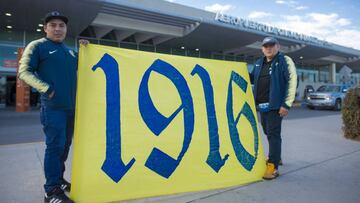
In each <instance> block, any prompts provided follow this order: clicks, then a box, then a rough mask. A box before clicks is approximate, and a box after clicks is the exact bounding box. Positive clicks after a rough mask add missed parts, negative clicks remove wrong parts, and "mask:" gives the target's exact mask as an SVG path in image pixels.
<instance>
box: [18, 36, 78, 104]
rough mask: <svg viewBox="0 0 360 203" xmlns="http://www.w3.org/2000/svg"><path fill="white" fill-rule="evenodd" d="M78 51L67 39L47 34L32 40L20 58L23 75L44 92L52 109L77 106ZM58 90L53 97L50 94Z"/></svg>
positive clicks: (20, 70) (22, 76) (24, 79)
mask: <svg viewBox="0 0 360 203" xmlns="http://www.w3.org/2000/svg"><path fill="white" fill-rule="evenodd" d="M76 71H77V54H76V53H75V52H74V51H73V50H71V49H69V48H67V47H66V46H65V44H64V43H56V42H53V41H51V40H49V39H47V38H42V39H39V40H35V41H32V42H31V43H30V44H29V45H28V46H27V47H26V48H25V51H24V53H23V55H22V58H21V60H20V67H19V78H20V79H21V80H23V81H24V82H26V83H27V84H28V85H30V86H31V87H33V88H35V89H36V90H37V91H38V92H40V94H41V103H42V105H45V106H46V107H48V108H51V109H59V110H74V109H75V95H76ZM52 91H55V94H54V96H53V97H52V98H51V99H49V94H50V93H51V92H52Z"/></svg>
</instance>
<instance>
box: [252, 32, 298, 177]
mask: <svg viewBox="0 0 360 203" xmlns="http://www.w3.org/2000/svg"><path fill="white" fill-rule="evenodd" d="M279 50H280V44H279V42H278V41H277V40H276V39H275V38H273V37H266V38H265V39H264V40H263V42H262V52H263V54H264V57H262V58H260V59H258V60H257V61H256V63H255V65H254V69H253V71H252V72H251V73H250V79H251V81H252V83H253V84H254V97H255V103H256V107H257V110H258V111H259V112H260V117H261V125H262V127H263V131H264V133H265V134H266V136H267V139H268V142H269V154H268V155H269V159H268V161H267V167H266V171H265V174H264V176H263V178H264V179H266V180H271V179H274V178H276V177H278V176H279V172H278V166H279V162H280V160H281V158H280V155H281V122H282V119H283V117H285V116H287V114H288V111H289V109H290V107H291V105H292V103H293V101H294V99H295V92H296V85H297V75H296V67H295V64H294V62H293V61H292V59H291V58H290V57H288V56H286V55H284V54H283V53H281V52H279Z"/></svg>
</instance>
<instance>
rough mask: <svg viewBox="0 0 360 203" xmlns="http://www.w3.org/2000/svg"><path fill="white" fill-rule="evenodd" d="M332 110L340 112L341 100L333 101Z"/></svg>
mask: <svg viewBox="0 0 360 203" xmlns="http://www.w3.org/2000/svg"><path fill="white" fill-rule="evenodd" d="M334 110H335V111H340V110H341V100H340V99H337V100H336V101H335V106H334Z"/></svg>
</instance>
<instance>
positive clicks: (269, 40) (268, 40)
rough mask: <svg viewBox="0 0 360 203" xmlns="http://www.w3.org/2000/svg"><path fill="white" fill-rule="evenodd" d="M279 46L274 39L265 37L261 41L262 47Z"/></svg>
mask: <svg viewBox="0 0 360 203" xmlns="http://www.w3.org/2000/svg"><path fill="white" fill-rule="evenodd" d="M275 44H279V41H277V39H275V38H274V37H265V38H264V40H263V41H262V46H265V45H275Z"/></svg>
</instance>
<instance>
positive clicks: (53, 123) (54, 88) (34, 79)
mask: <svg viewBox="0 0 360 203" xmlns="http://www.w3.org/2000/svg"><path fill="white" fill-rule="evenodd" d="M67 23H68V18H67V17H65V16H64V15H62V14H60V13H59V12H57V11H54V12H51V13H48V14H47V15H46V16H45V20H44V31H45V33H46V38H42V39H38V40H35V41H32V42H31V43H30V44H29V45H28V46H27V47H26V48H25V51H24V54H23V56H22V58H21V60H20V68H19V78H20V79H21V80H23V81H24V82H26V83H27V84H28V85H30V86H31V87H33V88H35V89H36V90H37V91H38V92H40V94H41V112H40V119H41V123H42V125H43V130H44V133H45V136H46V137H45V143H46V150H45V158H44V171H45V178H46V183H45V185H44V189H45V200H44V201H45V202H56V203H64V202H65V203H71V202H73V201H72V200H70V199H69V198H68V197H67V196H66V195H65V193H64V191H70V183H69V182H67V181H66V180H65V179H64V177H63V175H64V171H65V161H66V159H67V157H68V153H69V149H70V145H71V142H72V137H73V131H74V109H75V95H76V72H77V54H76V53H75V52H74V51H73V50H71V49H69V48H67V47H66V46H65V44H64V43H63V41H64V39H65V37H66V33H67ZM79 43H80V44H84V45H86V44H88V43H89V42H88V41H87V40H80V41H79Z"/></svg>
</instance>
